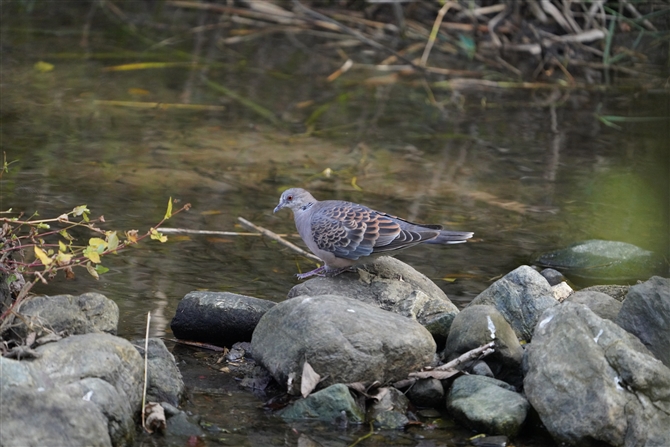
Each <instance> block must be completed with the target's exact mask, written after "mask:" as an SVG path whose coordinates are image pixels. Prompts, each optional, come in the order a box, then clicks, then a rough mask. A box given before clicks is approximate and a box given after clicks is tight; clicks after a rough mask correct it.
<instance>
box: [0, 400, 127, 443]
mask: <svg viewBox="0 0 670 447" xmlns="http://www.w3.org/2000/svg"><path fill="white" fill-rule="evenodd" d="M0 419H1V420H2V430H0V445H3V446H42V445H44V446H47V445H53V446H90V447H112V445H114V444H112V440H111V438H110V436H109V433H108V430H107V419H106V418H105V416H104V415H103V414H102V411H101V410H100V408H98V407H97V406H96V405H95V404H94V403H93V402H89V401H86V400H84V399H82V397H81V396H79V397H72V396H70V395H69V394H68V393H65V392H63V391H59V390H57V389H53V388H52V389H49V390H44V389H32V388H25V387H18V388H8V389H3V390H2V405H0ZM117 445H118V444H117Z"/></svg>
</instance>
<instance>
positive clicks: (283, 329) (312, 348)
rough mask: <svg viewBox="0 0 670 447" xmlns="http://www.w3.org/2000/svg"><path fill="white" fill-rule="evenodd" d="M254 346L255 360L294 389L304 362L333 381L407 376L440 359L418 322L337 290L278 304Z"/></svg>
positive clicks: (257, 333)
mask: <svg viewBox="0 0 670 447" xmlns="http://www.w3.org/2000/svg"><path fill="white" fill-rule="evenodd" d="M251 345H252V353H253V356H254V358H255V360H256V361H257V362H258V363H260V364H261V365H263V366H264V367H265V368H267V369H268V370H269V371H270V373H271V374H272V376H273V377H274V378H275V380H277V381H278V382H279V383H282V384H286V385H288V388H289V391H290V392H293V393H296V392H297V391H298V390H300V378H301V374H302V370H303V364H304V363H305V362H309V364H310V365H311V366H312V368H313V369H314V371H316V372H317V373H318V374H319V375H320V376H321V377H323V381H322V382H321V386H328V385H332V384H334V383H348V382H373V381H379V382H381V383H388V382H392V381H397V380H400V379H405V378H407V374H408V373H409V372H411V371H415V370H418V369H420V368H422V367H424V366H426V365H429V364H432V363H434V359H435V342H434V341H433V338H432V336H431V335H430V333H429V332H428V331H427V330H426V329H425V328H424V327H423V326H421V325H420V324H419V323H417V322H416V321H414V320H412V319H409V318H406V317H403V316H401V315H398V314H395V313H392V312H387V311H384V310H381V309H379V308H378V307H376V306H372V305H369V304H365V303H362V302H360V301H358V300H355V299H353V298H347V297H343V296H336V295H321V296H315V297H308V296H300V297H297V298H291V299H289V300H286V301H284V302H282V303H279V304H277V305H276V306H275V307H273V308H272V309H270V310H269V311H268V312H267V313H266V314H265V315H263V318H261V321H260V322H259V323H258V326H256V330H255V331H254V334H253V337H252V340H251Z"/></svg>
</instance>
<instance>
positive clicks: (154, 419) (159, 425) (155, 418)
mask: <svg viewBox="0 0 670 447" xmlns="http://www.w3.org/2000/svg"><path fill="white" fill-rule="evenodd" d="M144 417H145V419H144V428H145V429H146V430H147V431H148V432H149V433H153V432H154V431H156V430H165V424H166V421H165V410H164V409H163V407H161V405H160V404H158V403H156V402H149V403H148V404H147V405H146V406H145V407H144Z"/></svg>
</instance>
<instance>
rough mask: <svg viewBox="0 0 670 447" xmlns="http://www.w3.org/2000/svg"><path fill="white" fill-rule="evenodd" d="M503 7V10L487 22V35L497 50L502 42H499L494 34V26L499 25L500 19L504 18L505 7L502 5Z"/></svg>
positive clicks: (505, 13)
mask: <svg viewBox="0 0 670 447" xmlns="http://www.w3.org/2000/svg"><path fill="white" fill-rule="evenodd" d="M504 6H505V7H504V8H503V10H502V11H500V12H499V13H498V14H496V15H495V17H493V18H492V19H491V20H489V23H488V26H489V34H490V35H491V41H492V42H493V45H495V46H496V47H497V48H501V47H502V42H501V41H500V37H498V35H497V34H496V26H498V24H499V23H500V21H501V20H502V19H504V18H505V16H506V15H507V5H504Z"/></svg>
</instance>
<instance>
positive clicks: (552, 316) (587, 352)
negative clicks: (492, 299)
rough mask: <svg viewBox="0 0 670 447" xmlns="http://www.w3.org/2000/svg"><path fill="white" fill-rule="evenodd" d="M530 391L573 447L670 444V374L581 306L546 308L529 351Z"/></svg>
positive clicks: (553, 429) (559, 436)
mask: <svg viewBox="0 0 670 447" xmlns="http://www.w3.org/2000/svg"><path fill="white" fill-rule="evenodd" d="M525 365H526V369H527V374H526V377H525V379H524V391H525V393H526V396H527V398H528V400H529V401H530V403H531V405H532V406H533V408H534V409H535V410H536V411H537V412H538V414H539V416H540V418H541V420H542V422H543V423H544V425H545V427H546V428H547V430H549V432H550V433H551V434H552V436H553V437H554V438H555V439H556V440H557V441H559V442H564V443H567V444H570V445H580V446H582V445H584V446H590V445H603V444H605V443H607V444H611V445H616V446H643V445H648V446H651V445H658V446H661V445H670V431H668V430H667V427H668V426H670V369H668V368H667V367H666V366H664V365H663V363H661V362H660V361H658V360H657V359H655V358H654V357H653V356H652V355H651V353H650V352H649V351H648V350H647V348H645V346H644V345H643V344H642V343H641V342H640V341H639V340H638V339H637V338H636V337H635V336H633V335H631V334H629V333H628V332H626V331H624V330H623V329H622V328H621V327H619V326H618V325H616V324H615V323H613V322H611V321H609V320H606V319H602V318H600V317H598V316H597V315H596V314H595V313H593V311H591V310H590V309H589V308H588V307H586V306H584V305H582V304H575V303H570V302H566V303H563V304H562V305H560V306H557V307H553V308H551V309H547V310H546V311H545V312H544V313H543V315H542V318H541V321H540V323H539V324H538V325H537V329H536V330H535V334H534V338H533V342H532V343H531V344H530V346H529V347H528V348H526V361H525Z"/></svg>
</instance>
